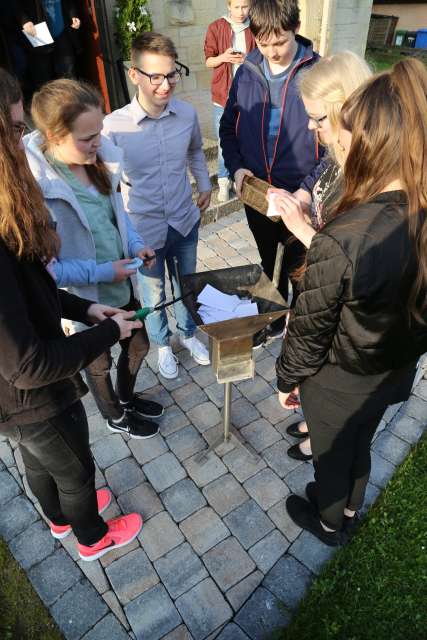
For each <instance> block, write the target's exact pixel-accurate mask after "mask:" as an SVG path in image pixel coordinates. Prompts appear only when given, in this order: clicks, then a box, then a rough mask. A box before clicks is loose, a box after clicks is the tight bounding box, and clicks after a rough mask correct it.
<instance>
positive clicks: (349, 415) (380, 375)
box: [277, 60, 427, 545]
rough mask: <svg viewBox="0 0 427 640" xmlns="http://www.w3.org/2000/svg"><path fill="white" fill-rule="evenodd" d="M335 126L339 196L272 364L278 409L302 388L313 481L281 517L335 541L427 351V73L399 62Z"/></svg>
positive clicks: (353, 518)
mask: <svg viewBox="0 0 427 640" xmlns="http://www.w3.org/2000/svg"><path fill="white" fill-rule="evenodd" d="M340 120H341V130H340V132H339V138H338V144H339V145H340V147H341V150H342V152H343V154H344V155H345V157H346V162H345V166H344V188H343V193H342V195H341V197H340V199H339V201H338V203H337V204H336V206H335V209H334V211H333V212H332V216H331V217H332V219H331V220H330V221H329V222H328V224H326V226H325V227H323V228H322V229H321V230H320V231H319V232H318V233H317V234H316V235H315V236H314V237H313V239H312V242H311V245H310V248H309V250H308V254H307V263H306V270H305V273H304V276H303V279H302V283H301V285H302V286H301V293H300V296H299V298H298V300H297V303H296V307H295V314H294V316H293V317H292V318H291V320H290V322H289V328H288V335H287V337H286V340H285V341H284V344H283V350H282V354H281V356H280V357H279V359H278V362H277V373H278V387H279V401H280V403H281V404H282V406H283V407H285V408H289V405H290V403H292V400H290V398H289V396H290V395H291V392H292V391H293V392H294V393H297V392H298V388H299V392H300V398H301V406H302V408H303V410H304V416H305V418H306V421H307V425H308V430H309V434H310V438H311V444H312V450H313V463H314V469H315V480H316V482H315V483H309V484H308V485H307V488H306V493H307V497H308V499H309V502H307V501H305V500H303V499H302V498H300V497H298V496H291V497H289V498H288V501H287V510H288V512H289V514H290V516H291V518H292V519H293V520H294V522H296V523H297V524H298V525H299V526H301V527H303V528H305V529H308V530H309V531H311V532H312V533H313V534H314V535H316V536H317V537H318V538H320V539H321V540H323V541H324V542H325V543H326V544H330V545H337V544H340V543H341V542H343V541H344V540H345V538H346V533H348V532H349V531H350V530H351V529H352V527H354V525H355V523H356V522H357V510H358V509H360V507H361V506H362V503H363V499H364V495H365V489H366V485H367V482H368V478H369V473H370V444H371V441H372V437H373V435H374V433H375V430H376V428H377V426H378V423H379V421H380V420H381V417H382V415H383V413H384V411H385V409H386V408H387V406H388V405H389V404H394V403H396V402H400V401H403V400H406V399H407V397H408V395H409V392H410V389H411V385H412V383H413V379H414V375H415V368H416V362H417V359H418V357H419V356H420V355H421V354H422V353H424V352H425V351H426V350H427V309H426V293H427V258H426V255H427V221H426V215H427V153H426V150H427V70H426V69H425V68H424V66H423V65H422V64H421V63H420V62H419V61H416V60H403V61H401V62H398V63H397V64H396V65H395V66H394V67H393V69H392V70H391V71H388V72H385V73H382V74H380V75H378V76H375V77H374V78H373V79H371V80H370V81H368V82H367V83H366V84H365V85H363V86H362V87H361V88H359V89H358V90H357V91H356V92H355V93H354V94H352V96H351V97H350V98H349V99H348V100H347V101H346V103H345V104H344V106H343V108H342V111H341V115H340ZM291 398H293V396H291Z"/></svg>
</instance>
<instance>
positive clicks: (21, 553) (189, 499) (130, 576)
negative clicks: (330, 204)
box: [0, 212, 427, 640]
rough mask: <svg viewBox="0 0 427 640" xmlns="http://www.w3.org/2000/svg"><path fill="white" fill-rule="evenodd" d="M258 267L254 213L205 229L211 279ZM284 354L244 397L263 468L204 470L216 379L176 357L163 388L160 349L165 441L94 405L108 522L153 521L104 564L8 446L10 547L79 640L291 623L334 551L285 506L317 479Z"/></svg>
mask: <svg viewBox="0 0 427 640" xmlns="http://www.w3.org/2000/svg"><path fill="white" fill-rule="evenodd" d="M257 260H258V256H257V252H256V248H255V243H254V241H253V238H252V235H251V233H250V231H249V229H248V227H247V224H246V221H245V219H244V215H243V213H242V212H240V213H237V214H232V215H230V216H228V217H226V218H222V219H221V220H220V221H219V222H216V223H212V224H210V225H208V226H206V227H203V228H202V229H201V231H200V245H199V261H198V264H197V267H198V270H206V269H213V268H222V267H227V266H236V265H239V264H242V265H243V264H248V263H249V262H253V261H257ZM171 321H172V323H173V318H172V317H171ZM279 349H280V344H279V343H278V342H277V341H276V342H275V343H272V344H270V345H268V346H267V347H265V348H263V349H261V350H259V351H257V352H256V356H255V357H256V376H255V379H254V380H253V381H245V382H241V383H239V384H237V385H234V388H233V422H234V425H235V426H236V427H237V428H238V429H239V430H240V434H241V436H242V437H243V438H244V439H245V440H246V441H247V442H248V443H249V444H250V445H251V446H252V447H253V449H255V450H256V452H257V453H258V454H259V460H258V461H254V459H253V458H252V457H250V456H249V455H248V454H247V453H246V452H245V450H244V449H242V448H237V449H234V450H231V451H230V450H229V448H228V449H227V447H226V448H225V449H224V451H223V452H221V455H217V454H216V453H210V454H209V456H208V457H207V459H206V460H205V461H204V463H203V464H201V463H200V462H199V461H198V455H197V454H198V453H200V451H201V450H202V449H203V448H206V447H207V445H208V443H211V442H212V441H213V440H215V438H216V437H217V435H218V434H219V433H220V432H221V427H218V426H217V425H218V424H219V422H220V419H221V414H220V410H221V407H222V404H223V397H222V388H221V386H220V385H218V384H217V382H216V380H215V377H214V375H213V373H212V370H211V368H210V367H201V366H199V365H196V363H194V362H193V360H192V359H191V358H190V357H189V356H188V353H187V352H186V351H182V350H181V351H179V350H177V356H178V359H179V361H180V376H179V378H178V379H176V380H163V379H162V378H161V377H160V376H159V374H158V369H157V363H156V353H155V352H154V350H152V351H150V353H149V354H148V356H147V358H146V362H145V363H144V365H143V367H142V369H141V371H140V374H139V377H138V383H137V390H139V391H143V392H144V393H145V394H146V397H147V398H152V399H155V400H158V401H161V402H163V404H164V406H165V408H166V409H165V414H164V416H163V417H162V418H161V420H160V432H161V435H159V436H156V437H155V438H153V439H151V440H149V441H147V442H143V441H137V440H130V439H128V438H127V437H124V436H123V437H122V436H121V435H117V434H114V435H113V434H111V433H109V432H108V431H107V429H106V427H105V424H104V421H103V420H102V419H101V417H100V415H99V414H98V412H97V409H96V405H95V403H94V401H93V398H91V397H90V396H87V397H86V398H85V406H86V409H87V413H88V416H89V425H90V438H91V443H92V451H93V454H94V457H95V460H96V463H97V473H96V483H97V487H102V486H109V488H110V489H111V491H112V493H113V494H114V497H115V499H114V500H113V502H112V504H111V506H110V507H109V509H108V511H107V512H106V513H105V517H106V518H107V519H108V518H111V517H114V516H116V515H118V514H120V513H126V512H128V511H131V510H136V511H138V512H140V513H142V515H143V517H144V521H145V526H144V528H143V529H142V532H141V534H140V535H139V536H138V539H137V540H135V541H134V542H133V543H132V544H131V545H129V546H128V547H124V548H122V549H119V550H116V551H115V552H112V553H111V554H108V555H106V556H105V557H104V558H102V559H101V561H96V562H94V563H91V564H89V563H83V562H81V561H78V558H77V554H76V541H75V538H74V536H69V537H68V538H66V539H65V540H64V541H63V543H60V542H58V541H55V540H53V538H51V536H50V533H49V531H48V528H47V525H46V524H45V522H44V520H43V519H42V517H41V516H40V507H39V505H37V504H34V502H35V499H34V497H33V496H31V494H30V493H29V491H28V485H27V484H26V480H25V477H23V466H22V460H21V457H20V454H19V451H18V450H16V449H14V448H13V447H11V446H10V444H9V442H8V441H7V440H5V439H4V438H3V439H2V438H0V509H1V511H0V535H1V536H3V538H5V540H7V541H8V543H9V545H10V549H11V551H12V553H13V555H14V556H15V558H16V559H17V561H18V562H19V563H20V564H21V566H22V567H23V568H24V569H25V570H26V571H27V573H28V576H29V578H30V580H31V582H32V584H33V585H34V588H35V589H36V591H37V592H38V594H39V595H40V597H41V598H42V600H43V601H44V602H45V604H46V606H47V607H48V608H49V610H50V612H51V613H52V615H53V617H54V618H55V620H56V622H57V623H58V625H59V627H60V629H61V631H62V632H63V634H64V636H65V638H67V640H68V639H70V640H71V639H72V640H80V639H84V640H103V639H105V638H112V639H113V640H122V639H125V638H133V639H134V640H135V639H136V640H213V639H214V638H218V640H247V639H248V638H249V639H250V640H258V639H261V638H264V637H265V635H266V634H268V633H269V632H270V631H272V630H273V629H274V628H275V627H277V626H278V625H286V624H287V623H288V622H289V620H290V619H291V616H292V614H293V612H294V611H295V609H296V608H297V606H298V603H299V601H300V599H301V598H302V597H303V595H304V593H305V591H306V589H307V588H308V587H309V585H310V583H311V581H312V580H313V577H314V576H315V575H316V574H317V573H318V572H319V570H320V568H321V567H322V565H323V564H324V562H326V561H327V560H328V559H329V558H330V557H331V555H332V553H333V550H331V549H330V548H329V547H326V546H325V545H323V544H322V543H320V542H319V541H318V540H317V539H316V538H314V537H313V536H311V535H310V534H309V533H307V532H301V530H300V529H299V528H298V527H296V526H295V525H294V524H293V523H292V521H291V520H290V519H289V517H288V515H287V513H286V509H285V501H286V496H287V495H288V494H289V493H290V492H291V491H293V492H296V493H300V494H303V492H304V488H305V485H306V483H307V482H309V481H310V480H311V479H312V477H313V468H312V465H311V464H310V463H302V462H298V461H295V460H291V459H290V458H288V456H287V455H286V450H287V448H288V447H289V444H290V441H289V440H288V436H287V434H286V427H287V426H288V424H289V423H290V422H291V421H293V420H296V419H298V416H297V415H295V414H293V413H292V412H286V411H283V410H282V409H281V408H280V406H279V405H278V402H277V398H276V388H275V369H274V365H275V359H276V357H277V355H278V352H279ZM426 371H427V364H425V365H421V366H420V372H419V376H418V379H417V381H416V384H415V386H414V389H413V393H412V395H411V398H410V399H409V401H408V402H407V403H405V404H403V405H402V404H399V405H395V406H393V407H390V408H389V409H388V410H387V411H386V413H385V415H384V417H383V420H382V421H381V423H380V425H379V427H378V431H377V435H376V438H375V440H374V443H373V455H372V460H373V467H372V475H371V479H370V483H369V485H368V491H367V495H366V501H365V507H364V511H366V510H367V508H368V506H369V505H370V504H372V503H373V502H374V501H375V499H376V498H377V496H378V495H379V493H380V491H381V490H382V489H383V487H384V486H385V485H386V483H387V482H388V481H389V479H390V478H391V476H392V475H393V473H394V471H395V469H396V466H397V465H398V464H400V462H401V461H402V460H403V459H404V458H405V457H406V456H407V454H408V452H409V450H410V448H411V446H412V445H413V444H415V443H416V442H417V441H418V439H419V438H420V436H421V434H422V433H423V430H424V427H425V425H426V423H427V379H425V378H426V377H427V376H425V375H424V374H425V372H426ZM221 456H222V457H221ZM27 496H29V497H27Z"/></svg>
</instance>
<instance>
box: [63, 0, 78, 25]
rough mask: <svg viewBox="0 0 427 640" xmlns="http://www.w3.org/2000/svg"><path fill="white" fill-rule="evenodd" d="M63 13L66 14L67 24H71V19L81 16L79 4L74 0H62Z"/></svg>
mask: <svg viewBox="0 0 427 640" xmlns="http://www.w3.org/2000/svg"><path fill="white" fill-rule="evenodd" d="M62 14H63V16H64V21H65V24H66V26H69V25H70V24H71V20H72V19H73V18H79V17H80V15H79V11H78V9H77V5H76V3H75V2H74V0H62Z"/></svg>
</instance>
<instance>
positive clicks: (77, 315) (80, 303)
mask: <svg viewBox="0 0 427 640" xmlns="http://www.w3.org/2000/svg"><path fill="white" fill-rule="evenodd" d="M58 294H59V300H60V302H61V309H62V317H63V318H65V319H66V320H74V321H75V322H83V323H87V322H88V320H87V311H88V309H89V307H90V306H91V305H92V304H93V302H92V301H91V300H85V299H84V298H80V297H79V296H75V295H74V294H73V293H68V291H64V289H58Z"/></svg>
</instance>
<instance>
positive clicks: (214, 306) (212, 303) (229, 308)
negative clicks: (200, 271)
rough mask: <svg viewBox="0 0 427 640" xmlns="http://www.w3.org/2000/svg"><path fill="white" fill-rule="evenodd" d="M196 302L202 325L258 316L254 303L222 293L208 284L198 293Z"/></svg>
mask: <svg viewBox="0 0 427 640" xmlns="http://www.w3.org/2000/svg"><path fill="white" fill-rule="evenodd" d="M197 302H199V303H200V307H199V309H198V313H199V316H200V317H201V319H202V320H203V322H204V324H210V323H211V322H222V321H223V320H233V319H235V318H245V317H247V316H257V315H258V306H257V304H256V303H255V302H251V301H250V300H246V299H242V298H239V297H238V296H236V295H229V294H227V293H222V291H219V290H218V289H215V287H212V286H211V285H210V284H207V285H206V286H205V287H204V288H203V289H202V291H201V292H200V293H199V295H198V296H197Z"/></svg>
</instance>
